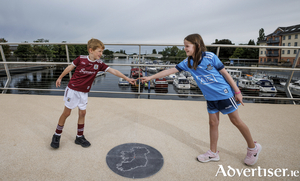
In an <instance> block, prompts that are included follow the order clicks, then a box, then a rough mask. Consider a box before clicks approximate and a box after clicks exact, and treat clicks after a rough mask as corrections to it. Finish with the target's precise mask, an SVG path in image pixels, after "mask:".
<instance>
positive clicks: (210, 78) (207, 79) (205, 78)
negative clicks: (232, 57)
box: [197, 74, 218, 85]
mask: <svg viewBox="0 0 300 181" xmlns="http://www.w3.org/2000/svg"><path fill="white" fill-rule="evenodd" d="M197 79H198V80H199V82H200V83H201V84H202V85H206V84H212V83H215V82H218V81H217V80H216V78H215V76H214V75H213V74H208V75H199V76H197Z"/></svg>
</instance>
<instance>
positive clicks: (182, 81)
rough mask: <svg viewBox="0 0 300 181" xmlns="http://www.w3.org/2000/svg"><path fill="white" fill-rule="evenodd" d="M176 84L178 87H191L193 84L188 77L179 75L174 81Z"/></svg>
mask: <svg viewBox="0 0 300 181" xmlns="http://www.w3.org/2000/svg"><path fill="white" fill-rule="evenodd" d="M173 84H174V86H175V87H176V88H177V89H190V88H191V85H190V82H189V80H188V79H187V78H185V77H177V78H175V79H174V81H173Z"/></svg>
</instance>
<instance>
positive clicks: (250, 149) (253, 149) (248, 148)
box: [248, 145, 256, 150]
mask: <svg viewBox="0 0 300 181" xmlns="http://www.w3.org/2000/svg"><path fill="white" fill-rule="evenodd" d="M248 149H249V150H255V149H256V145H255V147H254V148H249V147H248Z"/></svg>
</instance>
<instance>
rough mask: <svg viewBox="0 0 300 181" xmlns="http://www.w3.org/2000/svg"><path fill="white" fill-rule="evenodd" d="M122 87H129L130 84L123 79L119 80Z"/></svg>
mask: <svg viewBox="0 0 300 181" xmlns="http://www.w3.org/2000/svg"><path fill="white" fill-rule="evenodd" d="M118 84H119V85H120V86H128V85H129V82H128V81H126V80H125V79H123V78H119V83H118Z"/></svg>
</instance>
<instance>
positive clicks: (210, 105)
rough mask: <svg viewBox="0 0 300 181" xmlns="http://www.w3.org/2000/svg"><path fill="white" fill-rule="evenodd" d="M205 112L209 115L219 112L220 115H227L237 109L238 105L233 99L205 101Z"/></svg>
mask: <svg viewBox="0 0 300 181" xmlns="http://www.w3.org/2000/svg"><path fill="white" fill-rule="evenodd" d="M206 103H207V111H208V113H210V114H214V113H217V112H219V111H220V112H221V113H222V114H229V113H232V112H234V111H235V110H237V109H238V106H239V105H241V104H240V103H239V104H238V103H237V102H236V100H235V98H234V97H231V98H229V99H224V100H219V101H206Z"/></svg>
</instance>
